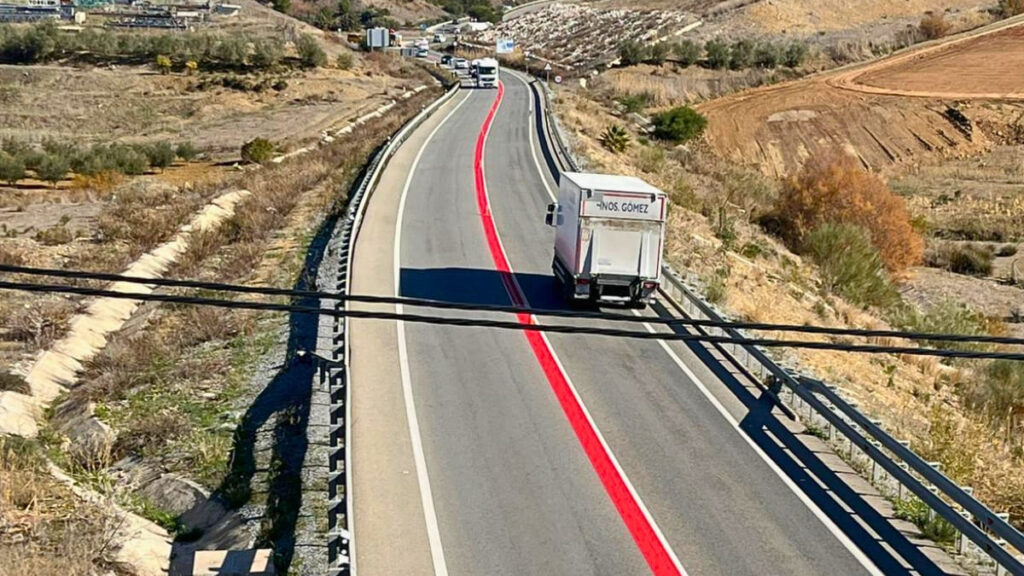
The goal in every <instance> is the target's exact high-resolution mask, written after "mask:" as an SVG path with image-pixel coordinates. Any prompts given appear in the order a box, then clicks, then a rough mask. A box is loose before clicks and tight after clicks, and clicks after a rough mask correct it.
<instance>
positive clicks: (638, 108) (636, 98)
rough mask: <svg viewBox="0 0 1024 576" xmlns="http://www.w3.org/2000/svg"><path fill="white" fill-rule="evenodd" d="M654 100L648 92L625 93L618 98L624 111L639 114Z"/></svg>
mask: <svg viewBox="0 0 1024 576" xmlns="http://www.w3.org/2000/svg"><path fill="white" fill-rule="evenodd" d="M653 100H654V96H652V95H651V93H650V92H641V93H639V94H626V95H625V96H621V97H620V98H619V104H622V107H623V108H625V109H626V112H629V113H630V114H639V113H641V112H643V111H644V109H645V108H647V107H648V106H650V105H651V102H652V101H653Z"/></svg>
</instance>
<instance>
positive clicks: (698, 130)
mask: <svg viewBox="0 0 1024 576" xmlns="http://www.w3.org/2000/svg"><path fill="white" fill-rule="evenodd" d="M651 120H652V122H653V123H654V137H655V138H659V139H661V140H668V141H670V142H677V143H678V142H686V141H688V140H692V139H694V138H697V137H698V136H700V135H701V134H702V133H703V132H704V129H705V128H707V125H708V120H707V118H705V117H704V116H703V115H701V113H700V112H697V111H696V110H694V109H693V108H690V107H689V106H678V107H676V108H672V109H671V110H668V111H666V112H662V113H660V114H656V115H655V116H654V118H652V119H651Z"/></svg>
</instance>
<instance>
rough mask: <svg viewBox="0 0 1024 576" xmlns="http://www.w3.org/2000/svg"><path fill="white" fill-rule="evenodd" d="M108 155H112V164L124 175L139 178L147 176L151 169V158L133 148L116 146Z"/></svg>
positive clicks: (110, 149)
mask: <svg viewBox="0 0 1024 576" xmlns="http://www.w3.org/2000/svg"><path fill="white" fill-rule="evenodd" d="M107 153H108V154H109V155H110V160H109V162H110V164H111V165H112V166H114V167H115V169H116V170H117V171H118V172H120V173H122V174H127V175H128V176H138V175H139V174H145V173H146V170H147V169H148V168H149V158H148V157H147V156H146V154H145V153H144V152H143V151H141V150H138V149H136V148H134V147H132V146H128V145H125V144H115V145H113V146H111V147H110V148H109V149H108V151H107Z"/></svg>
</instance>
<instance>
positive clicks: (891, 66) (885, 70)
mask: <svg viewBox="0 0 1024 576" xmlns="http://www.w3.org/2000/svg"><path fill="white" fill-rule="evenodd" d="M1019 24H1020V21H1016V22H1012V23H1009V24H1000V25H996V26H992V27H989V28H987V29H985V30H983V31H980V32H978V33H976V34H973V35H969V36H965V37H960V38H958V39H956V40H952V41H950V42H948V44H949V46H948V47H943V46H944V45H941V44H940V45H931V46H926V47H924V48H921V49H919V50H913V51H910V52H906V53H903V54H900V55H898V56H895V57H893V58H888V59H885V60H882V61H879V62H877V63H873V64H870V65H867V66H863V67H858V68H854V69H848V70H844V71H841V72H837V73H832V74H824V75H820V76H815V77H811V78H807V79H804V80H799V81H796V82H791V83H786V84H780V85H777V86H772V87H768V88H761V89H756V90H751V91H748V92H745V93H741V94H737V95H734V96H729V97H725V98H721V99H719V100H715V101H712V102H708V103H706V104H704V105H702V106H700V109H701V111H702V112H704V113H705V114H706V115H707V116H708V119H709V132H708V140H709V142H710V143H711V145H712V146H713V147H714V148H715V150H716V151H718V152H719V153H720V154H722V155H724V156H726V157H728V158H730V159H732V160H734V161H737V162H740V163H747V164H756V165H758V166H759V167H760V168H761V169H762V171H764V172H765V173H767V174H770V175H774V176H779V175H783V174H787V173H790V172H792V171H793V170H794V169H797V168H799V166H800V165H802V163H803V161H804V160H806V159H807V158H808V157H810V156H811V155H813V154H818V153H823V152H826V151H829V150H832V149H835V148H842V149H845V150H847V151H849V152H851V153H853V154H855V155H857V156H858V157H859V158H861V160H862V161H863V163H864V164H865V165H866V166H869V167H871V168H873V169H884V168H887V167H889V166H892V165H894V164H900V163H904V162H907V161H911V160H913V159H914V158H918V157H921V156H926V155H942V156H944V157H966V156H968V155H972V154H975V153H978V152H980V151H983V150H985V149H986V148H987V147H988V146H989V139H988V137H987V136H986V135H985V134H984V133H982V131H981V130H975V129H974V126H973V123H972V122H971V120H972V118H971V115H972V114H973V112H972V111H970V110H968V111H967V112H966V113H965V115H964V117H963V118H961V117H959V116H958V114H957V112H951V111H950V108H951V106H954V105H957V101H958V100H969V99H984V98H994V97H999V98H1000V99H1006V98H1008V95H1009V94H1014V93H1016V92H1018V91H1024V79H1022V78H1021V76H1020V75H1019V73H1016V72H1015V70H1017V69H1019V68H1014V63H1015V62H1016V58H1017V55H1014V56H1012V57H1005V55H1006V52H1007V50H1008V49H1009V48H1008V43H1010V44H1012V43H1014V42H1019V38H1021V36H1020V34H1021V32H1020V31H1021V28H1020V27H1019ZM937 46H938V47H943V48H942V49H939V48H937ZM1017 52H1020V50H1019V49H1018V50H1017ZM979 61H988V62H989V65H987V66H986V67H985V70H984V71H981V70H980V69H979V68H978V67H971V66H969V64H970V63H971V62H979ZM903 80H906V81H907V82H908V84H907V85H906V86H901V85H899V83H900V82H901V81H903ZM868 82H874V83H875V84H878V85H879V86H876V87H872V86H871V85H870V84H869V83H868ZM929 85H931V86H932V87H931V88H930V89H928V91H915V90H914V88H915V87H925V88H927V87H928V86H929ZM881 86H885V87H884V88H883V87H881ZM957 86H959V88H957ZM950 90H956V91H955V92H954V91H950ZM904 93H907V94H904ZM908 96H914V97H908ZM1016 108H1017V106H1011V107H1010V108H1009V110H1003V111H1002V112H1001V114H1003V115H1005V116H1012V115H1013V112H1014V110H1015V109H1016ZM1017 113H1018V114H1019V111H1017ZM978 114H979V116H978V119H980V120H985V121H987V122H993V121H995V122H996V123H998V119H993V118H990V117H989V116H987V115H986V114H985V112H984V111H979V112H978ZM964 119H966V121H964Z"/></svg>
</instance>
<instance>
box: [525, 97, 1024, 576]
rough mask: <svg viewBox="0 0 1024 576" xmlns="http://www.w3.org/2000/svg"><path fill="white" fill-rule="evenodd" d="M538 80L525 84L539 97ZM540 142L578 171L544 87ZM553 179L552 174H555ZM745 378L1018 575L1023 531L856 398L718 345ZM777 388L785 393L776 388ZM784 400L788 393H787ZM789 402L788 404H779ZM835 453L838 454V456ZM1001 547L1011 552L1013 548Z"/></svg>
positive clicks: (689, 289) (752, 352) (887, 486)
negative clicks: (863, 408)
mask: <svg viewBox="0 0 1024 576" xmlns="http://www.w3.org/2000/svg"><path fill="white" fill-rule="evenodd" d="M537 84H541V83H540V82H532V83H531V86H532V87H533V89H534V94H535V98H536V99H537V101H538V102H539V99H540V91H538V88H537V87H536V85H537ZM541 90H543V92H544V102H545V106H544V119H545V125H546V130H545V132H546V133H545V140H546V143H545V145H548V146H552V145H553V146H552V147H553V148H555V149H554V150H551V154H552V156H553V157H555V158H556V159H557V164H558V169H559V171H565V170H572V171H578V170H579V164H578V162H577V161H576V160H575V158H574V157H573V155H572V153H571V152H570V151H569V149H568V148H567V146H566V139H565V137H564V135H563V134H561V130H560V127H559V125H558V123H557V119H556V118H555V117H554V114H553V113H552V110H551V98H550V94H549V90H548V88H547V87H546V86H544V87H543V88H542V89H541ZM556 176H557V175H556ZM662 279H663V280H664V281H663V282H662V288H661V290H662V292H663V293H664V294H665V295H666V296H668V297H669V298H670V299H671V300H673V301H674V304H676V307H677V308H678V309H679V310H680V312H682V313H684V314H685V315H687V316H689V317H691V318H695V319H707V320H715V321H724V320H726V319H727V318H726V317H725V315H724V314H722V313H720V312H718V311H717V310H715V308H714V307H713V306H711V305H710V304H708V303H707V302H705V301H704V300H703V299H701V297H700V296H699V295H698V293H697V290H696V288H695V287H693V286H692V285H691V284H690V283H688V282H687V281H686V280H684V279H683V277H682V276H680V275H679V274H678V273H676V271H675V270H673V269H672V268H671V267H670V266H667V265H666V266H664V267H663V269H662ZM699 330H700V331H701V332H704V333H707V334H712V335H716V334H717V335H727V336H730V337H735V338H742V337H746V335H745V334H744V333H743V331H742V330H733V329H721V328H710V329H707V330H705V329H699ZM717 348H718V349H719V350H720V351H721V352H722V353H724V354H727V355H729V356H730V357H731V358H732V360H733V361H734V362H735V363H736V364H737V365H739V366H742V367H743V368H744V369H745V370H746V371H747V372H748V374H749V375H751V376H752V377H754V378H757V379H759V380H760V382H759V383H760V384H761V385H762V387H763V388H764V390H765V391H766V392H767V393H768V394H769V395H771V396H772V397H773V399H776V400H777V404H778V405H779V406H780V408H782V409H783V410H784V411H786V412H787V414H789V415H791V416H797V417H799V418H801V419H802V420H805V423H806V424H808V425H814V426H821V425H822V424H824V428H826V429H827V434H828V437H829V439H830V440H832V441H838V442H839V444H840V445H841V444H843V442H842V441H841V439H839V438H838V437H837V436H836V434H837V433H838V434H840V435H842V437H844V438H845V439H846V440H845V444H846V445H847V446H848V447H849V450H848V454H846V455H845V456H847V458H846V459H847V460H848V461H849V462H850V464H851V465H854V466H855V467H857V466H858V465H860V467H861V468H862V469H866V468H867V467H866V466H864V465H865V464H867V465H868V466H870V478H869V480H870V481H871V483H872V484H873V485H874V486H875V487H876V488H878V489H879V490H880V491H881V492H882V493H884V494H885V495H886V496H888V497H890V498H893V499H900V500H902V499H903V498H904V497H905V495H906V494H912V495H913V496H914V497H916V498H918V499H920V500H921V501H922V502H924V503H925V504H926V505H927V506H928V507H929V508H930V509H931V510H932V513H933V514H936V515H938V516H939V517H940V518H942V519H943V520H945V521H946V522H948V523H949V524H950V525H952V526H953V527H954V528H955V529H956V531H957V537H956V546H955V552H956V554H959V555H962V556H965V557H967V558H969V559H971V560H972V561H974V562H978V563H981V564H988V565H990V566H994V567H995V569H996V574H998V575H1000V576H1001V575H1003V574H1013V575H1015V576H1024V558H1022V557H1021V553H1024V534H1021V532H1020V531H1018V530H1017V529H1016V528H1014V527H1013V526H1012V525H1011V524H1010V523H1009V515H1008V514H1002V513H996V512H994V511H993V510H991V509H990V508H989V507H988V506H986V505H985V504H983V503H981V502H980V501H979V500H977V499H976V498H974V497H973V495H972V493H971V492H972V490H971V489H970V488H968V487H962V486H959V485H957V484H956V483H955V482H953V480H951V479H950V478H949V477H948V476H946V475H945V474H943V473H942V471H941V469H940V466H939V465H938V463H936V462H928V461H926V460H924V459H923V458H921V457H920V456H919V455H918V454H916V453H915V452H914V451H913V450H911V449H910V448H909V446H908V445H907V444H906V443H904V442H901V441H899V440H897V439H896V438H894V437H893V436H891V435H890V434H889V433H887V432H886V431H885V430H884V429H883V428H882V426H881V423H880V422H878V421H876V420H872V419H870V418H868V417H867V416H866V415H865V414H863V413H862V412H860V411H859V410H858V409H857V407H856V405H855V403H853V402H850V401H847V400H845V399H844V398H843V397H842V396H841V394H840V393H839V392H838V391H837V390H836V389H834V388H833V387H830V386H828V385H827V384H825V383H823V382H821V381H820V380H816V379H814V378H811V377H809V376H805V375H799V374H798V375H794V374H792V373H791V372H790V371H789V370H787V369H786V368H784V367H782V366H780V365H779V364H778V363H776V362H775V361H774V360H773V359H772V358H770V357H769V356H768V354H767V353H766V352H765V351H764V350H763V349H761V348H759V347H757V346H745V345H737V344H724V345H718V346H717ZM782 386H785V390H787V391H788V394H784V393H782ZM787 397H788V398H787ZM787 399H788V404H789V405H788V406H786V404H785V403H786V401H787ZM841 456H842V454H841ZM1007 546H1009V547H1012V548H1013V549H1016V551H1017V553H1016V554H1015V553H1013V552H1012V551H1011V550H1010V549H1009V548H1008V547H1007Z"/></svg>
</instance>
